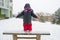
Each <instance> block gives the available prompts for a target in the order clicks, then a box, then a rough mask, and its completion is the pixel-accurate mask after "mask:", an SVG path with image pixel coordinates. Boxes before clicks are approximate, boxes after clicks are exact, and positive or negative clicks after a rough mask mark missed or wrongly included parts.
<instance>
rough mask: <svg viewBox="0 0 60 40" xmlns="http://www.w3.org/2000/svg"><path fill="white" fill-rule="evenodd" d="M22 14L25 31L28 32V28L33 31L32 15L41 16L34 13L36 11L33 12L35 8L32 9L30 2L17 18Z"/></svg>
mask: <svg viewBox="0 0 60 40" xmlns="http://www.w3.org/2000/svg"><path fill="white" fill-rule="evenodd" d="M21 16H23V28H24V31H25V32H26V31H27V30H28V31H29V32H30V31H32V23H31V16H33V17H34V18H38V19H39V17H37V16H36V15H35V14H34V12H33V10H32V9H31V7H30V4H29V3H27V4H25V6H24V10H23V11H22V12H21V13H20V14H18V15H17V17H16V18H19V17H21Z"/></svg>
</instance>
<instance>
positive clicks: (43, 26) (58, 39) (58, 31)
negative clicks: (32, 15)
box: [0, 18, 60, 40]
mask: <svg viewBox="0 0 60 40" xmlns="http://www.w3.org/2000/svg"><path fill="white" fill-rule="evenodd" d="M22 25H23V20H22V19H19V18H10V19H5V20H0V40H12V36H10V35H3V32H6V31H23V26H22ZM32 28H33V30H32V32H33V31H34V32H37V31H46V32H50V34H51V35H49V36H47V35H44V36H43V35H42V37H41V39H42V40H60V25H56V24H51V23H50V22H46V23H41V22H38V21H32ZM32 40H33V39H32Z"/></svg>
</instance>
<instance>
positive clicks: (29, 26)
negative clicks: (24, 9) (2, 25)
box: [23, 23, 32, 31]
mask: <svg viewBox="0 0 60 40" xmlns="http://www.w3.org/2000/svg"><path fill="white" fill-rule="evenodd" d="M23 28H24V31H27V30H29V31H32V23H29V24H26V23H23Z"/></svg>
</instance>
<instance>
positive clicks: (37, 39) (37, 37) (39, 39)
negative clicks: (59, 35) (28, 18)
mask: <svg viewBox="0 0 60 40" xmlns="http://www.w3.org/2000/svg"><path fill="white" fill-rule="evenodd" d="M3 34H4V35H13V40H17V39H36V40H41V35H50V33H46V32H43V33H37V32H36V33H32V32H30V33H24V32H21V33H20V32H3ZM17 35H36V37H17Z"/></svg>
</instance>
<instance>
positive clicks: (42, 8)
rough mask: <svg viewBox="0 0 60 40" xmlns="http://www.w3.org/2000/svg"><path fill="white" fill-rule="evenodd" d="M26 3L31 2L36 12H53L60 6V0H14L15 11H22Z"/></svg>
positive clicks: (15, 12)
mask: <svg viewBox="0 0 60 40" xmlns="http://www.w3.org/2000/svg"><path fill="white" fill-rule="evenodd" d="M26 3H30V5H31V8H32V9H33V10H34V13H36V12H44V13H45V12H47V13H51V14H52V13H54V12H55V11H56V10H57V9H58V8H60V0H13V13H14V14H17V12H21V11H22V10H23V8H24V5H25V4H26Z"/></svg>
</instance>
